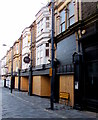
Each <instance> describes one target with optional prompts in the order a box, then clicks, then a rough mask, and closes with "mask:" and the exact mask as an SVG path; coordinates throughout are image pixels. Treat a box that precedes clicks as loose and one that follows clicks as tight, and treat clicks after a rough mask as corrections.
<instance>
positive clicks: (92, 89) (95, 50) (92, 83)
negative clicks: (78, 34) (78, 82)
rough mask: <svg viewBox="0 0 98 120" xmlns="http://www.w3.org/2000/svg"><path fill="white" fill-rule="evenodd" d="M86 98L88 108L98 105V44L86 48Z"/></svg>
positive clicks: (94, 107)
mask: <svg viewBox="0 0 98 120" xmlns="http://www.w3.org/2000/svg"><path fill="white" fill-rule="evenodd" d="M85 98H86V101H87V103H86V105H87V107H88V108H91V109H92V108H93V109H96V106H98V45H95V46H91V47H88V48H86V49H85Z"/></svg>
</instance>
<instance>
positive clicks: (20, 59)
mask: <svg viewBox="0 0 98 120" xmlns="http://www.w3.org/2000/svg"><path fill="white" fill-rule="evenodd" d="M21 37H22V36H21ZM21 37H20V62H21ZM19 65H20V66H19V69H18V91H20V71H21V63H20V64H19Z"/></svg>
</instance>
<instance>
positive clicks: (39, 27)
mask: <svg viewBox="0 0 98 120" xmlns="http://www.w3.org/2000/svg"><path fill="white" fill-rule="evenodd" d="M42 32H43V18H42V19H41V20H40V21H39V22H38V24H37V33H38V34H39V33H42Z"/></svg>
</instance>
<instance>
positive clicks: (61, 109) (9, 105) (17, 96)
mask: <svg viewBox="0 0 98 120" xmlns="http://www.w3.org/2000/svg"><path fill="white" fill-rule="evenodd" d="M0 106H2V107H1V109H0V116H1V118H2V119H4V118H46V119H47V118H48V119H49V118H50V119H57V118H58V119H61V118H62V119H69V118H73V119H74V118H78V119H80V118H83V119H96V116H97V115H96V113H95V112H90V111H79V110H75V109H72V108H70V107H68V106H65V105H63V104H59V103H54V108H55V109H54V110H50V109H47V108H49V107H50V99H49V98H41V97H38V96H29V95H28V93H27V92H19V91H15V90H13V92H12V94H11V93H10V89H9V88H4V87H2V86H0Z"/></svg>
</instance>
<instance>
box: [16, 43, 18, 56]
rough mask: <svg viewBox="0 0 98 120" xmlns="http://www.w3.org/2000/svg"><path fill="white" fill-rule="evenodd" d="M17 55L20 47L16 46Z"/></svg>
mask: <svg viewBox="0 0 98 120" xmlns="http://www.w3.org/2000/svg"><path fill="white" fill-rule="evenodd" d="M16 53H17V54H18V45H16Z"/></svg>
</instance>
